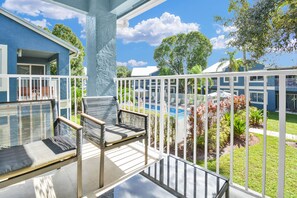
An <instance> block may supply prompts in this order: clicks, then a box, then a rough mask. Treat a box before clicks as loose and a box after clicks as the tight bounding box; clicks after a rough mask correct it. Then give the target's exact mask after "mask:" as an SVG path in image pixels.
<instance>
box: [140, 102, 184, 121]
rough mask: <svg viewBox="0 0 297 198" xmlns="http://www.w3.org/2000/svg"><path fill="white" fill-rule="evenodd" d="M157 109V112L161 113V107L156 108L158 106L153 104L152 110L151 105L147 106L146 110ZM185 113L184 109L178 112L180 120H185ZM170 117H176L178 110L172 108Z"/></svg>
mask: <svg viewBox="0 0 297 198" xmlns="http://www.w3.org/2000/svg"><path fill="white" fill-rule="evenodd" d="M156 107H157V111H158V112H160V106H159V105H157V106H156V105H153V104H152V105H151V108H150V105H149V104H145V108H146V109H150V110H156ZM166 112H167V111H166ZM184 112H185V110H184V109H178V110H177V114H178V118H183V117H184ZM170 115H171V116H176V108H175V107H170Z"/></svg>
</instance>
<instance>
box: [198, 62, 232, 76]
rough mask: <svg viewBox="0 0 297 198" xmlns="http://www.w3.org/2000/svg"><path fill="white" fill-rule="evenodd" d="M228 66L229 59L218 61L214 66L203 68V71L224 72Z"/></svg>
mask: <svg viewBox="0 0 297 198" xmlns="http://www.w3.org/2000/svg"><path fill="white" fill-rule="evenodd" d="M228 67H229V61H222V62H217V63H215V64H213V65H212V66H210V67H208V68H206V69H205V70H203V71H202V73H216V72H224V70H225V69H226V68H228Z"/></svg>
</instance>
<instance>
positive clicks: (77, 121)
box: [71, 114, 80, 124]
mask: <svg viewBox="0 0 297 198" xmlns="http://www.w3.org/2000/svg"><path fill="white" fill-rule="evenodd" d="M76 119H77V120H75V115H72V116H71V121H73V122H76V123H77V124H80V114H77V115H76Z"/></svg>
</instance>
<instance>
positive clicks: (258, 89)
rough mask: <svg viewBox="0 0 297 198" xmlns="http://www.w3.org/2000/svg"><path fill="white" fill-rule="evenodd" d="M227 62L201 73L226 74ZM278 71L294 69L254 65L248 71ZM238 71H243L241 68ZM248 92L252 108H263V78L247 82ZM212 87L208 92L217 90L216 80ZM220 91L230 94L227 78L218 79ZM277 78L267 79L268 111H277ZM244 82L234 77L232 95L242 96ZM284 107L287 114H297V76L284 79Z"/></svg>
mask: <svg viewBox="0 0 297 198" xmlns="http://www.w3.org/2000/svg"><path fill="white" fill-rule="evenodd" d="M228 67H229V61H224V62H218V63H216V64H214V65H212V66H210V67H208V68H207V69H205V70H204V71H203V73H216V72H228ZM278 69H294V67H286V68H285V67H277V68H267V67H265V65H263V64H256V65H255V66H254V67H252V68H251V69H250V71H263V70H278ZM240 71H244V68H243V67H242V68H241V69H240ZM249 81H250V82H249V83H250V84H249V88H250V89H249V92H250V101H251V104H252V105H253V106H256V107H258V108H261V109H262V108H263V102H264V93H263V87H264V78H263V76H253V77H250V80H249ZM212 82H213V85H212V86H211V87H210V89H209V91H210V93H211V92H215V91H216V90H217V78H213V79H212ZM219 84H220V89H221V90H223V91H226V92H230V85H229V77H224V78H220V83H219ZM278 85H279V84H278V78H277V77H275V76H269V77H268V79H267V91H268V106H267V109H268V110H269V111H277V110H278V97H279V86H278ZM244 90H245V82H244V77H234V94H235V95H244V94H245V93H244ZM286 91H287V96H286V99H287V101H286V106H287V111H288V112H297V76H287V79H286Z"/></svg>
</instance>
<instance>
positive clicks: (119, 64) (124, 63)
mask: <svg viewBox="0 0 297 198" xmlns="http://www.w3.org/2000/svg"><path fill="white" fill-rule="evenodd" d="M117 66H125V67H127V66H128V63H127V62H119V61H117Z"/></svg>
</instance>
